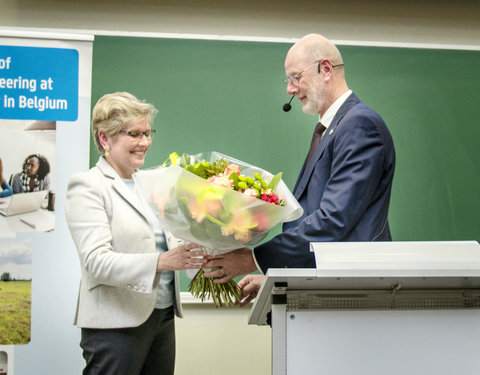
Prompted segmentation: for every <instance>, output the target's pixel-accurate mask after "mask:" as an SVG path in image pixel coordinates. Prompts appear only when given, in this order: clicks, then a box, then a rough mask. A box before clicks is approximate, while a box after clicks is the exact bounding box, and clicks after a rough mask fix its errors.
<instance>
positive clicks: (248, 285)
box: [238, 275, 265, 307]
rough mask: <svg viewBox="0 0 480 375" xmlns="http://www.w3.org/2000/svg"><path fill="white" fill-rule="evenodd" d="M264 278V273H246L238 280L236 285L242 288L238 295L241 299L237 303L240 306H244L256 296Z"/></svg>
mask: <svg viewBox="0 0 480 375" xmlns="http://www.w3.org/2000/svg"><path fill="white" fill-rule="evenodd" d="M264 279H265V276H264V275H247V276H245V277H244V278H243V279H242V280H240V281H239V282H238V286H239V287H240V289H241V290H242V292H241V295H240V299H241V301H240V303H239V305H240V306H241V307H243V306H245V305H246V304H247V303H249V302H250V301H251V300H252V299H254V298H255V297H256V296H257V294H258V291H259V289H260V287H261V286H262V282H263V280H264Z"/></svg>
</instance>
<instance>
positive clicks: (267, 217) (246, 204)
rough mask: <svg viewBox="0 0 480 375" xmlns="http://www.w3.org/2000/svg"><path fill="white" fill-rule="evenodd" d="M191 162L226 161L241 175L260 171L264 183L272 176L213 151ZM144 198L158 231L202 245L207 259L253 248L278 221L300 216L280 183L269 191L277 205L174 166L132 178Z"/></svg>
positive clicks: (152, 169)
mask: <svg viewBox="0 0 480 375" xmlns="http://www.w3.org/2000/svg"><path fill="white" fill-rule="evenodd" d="M193 157H194V158H195V160H202V159H203V160H206V161H209V162H214V161H215V160H217V159H219V158H225V159H227V160H228V162H229V163H233V164H236V165H238V166H239V167H240V169H241V172H240V173H241V174H242V175H244V176H250V177H253V176H254V173H259V174H260V175H261V176H262V177H263V179H264V180H265V181H266V182H269V181H270V180H271V179H272V177H273V175H272V174H271V173H269V172H267V171H265V170H263V169H260V168H257V167H255V166H252V165H249V164H247V163H244V162H242V161H239V160H237V159H234V158H231V157H229V156H227V155H223V154H220V153H218V152H208V153H201V154H197V155H193ZM133 177H134V180H135V182H136V186H137V189H138V191H139V193H140V194H141V196H142V198H143V200H144V201H145V202H146V203H147V204H148V206H149V207H150V208H151V210H152V211H153V213H154V214H155V216H156V217H157V218H158V220H159V222H160V224H161V226H162V227H163V229H165V230H168V231H170V232H171V233H172V234H173V235H174V236H175V237H178V238H180V239H182V240H184V241H188V242H193V243H197V244H199V245H201V246H203V247H204V248H205V249H206V250H207V252H208V253H209V254H211V255H218V254H221V253H225V252H229V251H232V250H234V249H238V248H241V247H249V246H254V245H256V244H258V243H259V242H260V241H261V240H263V239H264V238H265V236H266V235H267V234H268V231H269V230H270V229H272V228H273V227H274V226H275V225H277V224H278V223H281V222H286V221H291V220H295V219H297V218H299V217H300V216H301V215H302V213H303V209H302V207H301V206H300V205H299V203H298V202H297V200H296V199H295V197H294V196H293V194H292V193H291V192H290V190H289V189H288V187H287V186H286V185H285V183H284V182H283V180H281V181H280V182H279V183H278V185H277V186H276V188H275V190H274V193H275V194H277V195H278V196H279V197H280V198H281V199H282V200H283V201H284V206H278V205H275V204H273V203H270V202H266V201H263V200H261V199H258V198H256V197H252V196H249V195H246V194H243V193H241V192H239V191H235V190H233V189H229V188H227V187H223V186H220V185H217V184H215V183H213V182H209V181H208V180H206V179H203V178H201V177H199V176H196V175H195V174H193V173H191V172H189V171H187V170H186V169H184V168H182V167H179V166H168V165H167V166H165V165H164V166H159V167H154V168H150V169H146V170H142V171H138V172H136V173H135V174H134V176H133Z"/></svg>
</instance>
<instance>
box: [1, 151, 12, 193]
mask: <svg viewBox="0 0 480 375" xmlns="http://www.w3.org/2000/svg"><path fill="white" fill-rule="evenodd" d="M0 183H1V184H2V190H0V198H1V197H9V196H10V195H12V188H11V187H10V185H9V184H8V182H7V181H6V180H5V179H4V178H3V163H2V159H0Z"/></svg>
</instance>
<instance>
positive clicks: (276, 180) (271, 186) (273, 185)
mask: <svg viewBox="0 0 480 375" xmlns="http://www.w3.org/2000/svg"><path fill="white" fill-rule="evenodd" d="M281 180H282V172H280V173H277V174H276V175H275V176H273V178H272V180H271V181H270V182H269V183H268V185H267V187H268V188H269V189H272V190H275V188H276V187H277V185H278V183H279V182H280V181H281Z"/></svg>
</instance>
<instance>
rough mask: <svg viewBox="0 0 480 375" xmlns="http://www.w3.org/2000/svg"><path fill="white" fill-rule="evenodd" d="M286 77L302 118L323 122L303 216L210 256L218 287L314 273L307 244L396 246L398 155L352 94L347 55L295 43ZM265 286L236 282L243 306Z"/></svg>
mask: <svg viewBox="0 0 480 375" xmlns="http://www.w3.org/2000/svg"><path fill="white" fill-rule="evenodd" d="M285 73H286V75H287V77H288V79H287V81H286V82H287V83H288V85H287V92H288V94H290V95H295V96H296V97H297V99H298V100H300V101H301V103H302V107H303V111H304V112H305V113H309V114H312V115H317V114H318V115H319V116H320V123H321V125H317V127H316V130H315V133H314V136H313V139H312V145H311V150H310V151H309V154H308V155H307V158H306V160H305V163H304V165H303V167H302V169H301V171H300V174H299V177H298V180H297V182H296V184H295V188H294V190H293V194H294V196H295V198H296V199H297V200H298V202H299V203H300V205H301V206H302V207H303V210H304V213H303V216H302V217H300V218H299V219H297V220H295V221H292V222H288V223H285V224H284V226H283V231H282V233H281V234H279V235H277V236H276V237H274V238H273V239H272V240H270V241H268V242H266V243H264V244H262V245H260V246H258V247H256V248H255V249H253V250H250V249H247V248H243V249H239V250H236V251H233V252H231V253H227V254H224V255H221V256H218V257H216V258H212V259H211V260H210V261H209V262H208V263H207V264H206V265H205V266H204V267H205V268H208V267H220V268H219V269H216V270H214V271H211V272H208V273H206V276H207V277H218V278H217V279H215V282H218V283H223V282H226V281H228V280H230V279H232V278H233V277H235V276H237V275H241V274H245V273H249V272H252V271H255V270H257V265H258V268H259V269H261V271H262V272H263V273H265V272H266V271H267V270H268V268H285V267H289V268H290V267H291V268H293V267H294V268H309V267H315V259H314V255H313V253H311V252H310V242H321V241H390V240H391V235H390V229H389V226H388V220H387V217H388V206H389V202H390V193H391V188H392V180H393V173H394V169H395V150H394V146H393V140H392V137H391V135H390V132H389V131H388V129H387V126H386V125H385V123H384V122H383V120H382V119H381V117H380V116H379V115H378V114H377V113H376V112H375V111H373V110H372V109H370V108H368V107H367V106H366V105H365V104H363V103H362V102H360V100H359V99H358V98H357V96H356V95H355V94H354V93H352V91H351V90H350V89H349V88H348V86H347V83H346V80H345V71H344V65H343V60H342V56H341V55H340V52H339V51H338V49H337V48H336V47H335V45H333V44H332V43H331V42H330V41H329V40H327V39H326V38H324V37H323V36H321V35H318V34H309V35H306V36H305V37H303V38H302V39H301V40H300V41H298V42H297V43H295V44H294V45H293V46H292V48H290V50H289V51H288V54H287V57H286V59H285ZM325 128H326V130H324V131H323V133H322V132H321V131H322V130H323V129H325ZM318 141H319V143H318V144H317V142H318ZM262 280H263V276H262V275H248V276H246V277H245V278H244V279H242V280H241V281H240V282H239V285H240V287H242V288H243V297H244V300H243V303H242V305H243V304H245V303H247V302H249V301H250V300H251V299H252V298H253V297H255V295H256V292H257V291H258V288H259V287H260V284H261V282H262Z"/></svg>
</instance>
